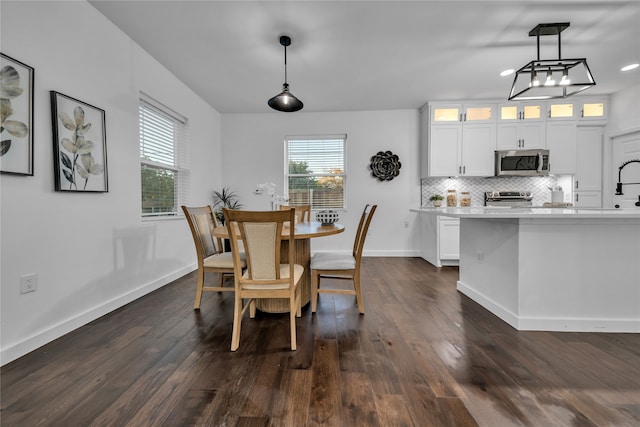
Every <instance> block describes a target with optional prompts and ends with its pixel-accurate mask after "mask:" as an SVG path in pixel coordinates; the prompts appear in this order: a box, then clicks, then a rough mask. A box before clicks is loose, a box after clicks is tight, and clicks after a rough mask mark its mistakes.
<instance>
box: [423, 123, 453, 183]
mask: <svg viewBox="0 0 640 427" xmlns="http://www.w3.org/2000/svg"><path fill="white" fill-rule="evenodd" d="M428 132H429V142H428V144H427V148H428V154H427V159H426V160H427V162H426V163H427V166H426V170H427V174H426V175H425V174H424V173H423V175H422V176H423V177H424V176H455V175H458V167H459V165H460V150H461V147H462V125H461V124H454V125H439V126H431V129H429V130H428ZM424 148H425V147H424V145H423V149H424ZM423 163H424V162H423ZM423 172H424V171H423Z"/></svg>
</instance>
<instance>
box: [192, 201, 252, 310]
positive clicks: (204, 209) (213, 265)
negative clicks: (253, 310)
mask: <svg viewBox="0 0 640 427" xmlns="http://www.w3.org/2000/svg"><path fill="white" fill-rule="evenodd" d="M182 211H183V212H184V216H185V217H186V218H187V222H188V223H189V228H190V229H191V235H192V236H193V243H194V244H195V245H196V256H197V258H198V280H197V287H196V300H195V303H194V305H193V308H194V309H196V310H199V309H200V303H201V301H202V293H203V292H205V291H207V292H227V291H234V290H235V288H234V287H232V286H226V287H225V286H224V276H225V275H232V274H233V273H234V269H233V257H232V255H231V252H223V246H222V239H219V238H216V237H214V236H213V229H214V228H215V227H217V226H218V223H217V221H216V216H215V214H214V213H213V210H212V209H211V206H197V207H189V206H182ZM241 260H242V261H241V263H243V262H244V261H243V260H244V256H242V254H241ZM245 266H246V264H245ZM204 273H218V286H205V284H204Z"/></svg>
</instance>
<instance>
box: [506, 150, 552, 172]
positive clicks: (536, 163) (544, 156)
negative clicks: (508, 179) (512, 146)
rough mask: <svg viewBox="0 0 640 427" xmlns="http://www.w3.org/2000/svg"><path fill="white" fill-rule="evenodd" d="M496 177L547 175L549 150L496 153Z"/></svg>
mask: <svg viewBox="0 0 640 427" xmlns="http://www.w3.org/2000/svg"><path fill="white" fill-rule="evenodd" d="M495 172H496V176H545V175H549V150H505V151H496V171H495Z"/></svg>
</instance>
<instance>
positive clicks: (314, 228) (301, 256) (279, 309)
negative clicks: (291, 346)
mask: <svg viewBox="0 0 640 427" xmlns="http://www.w3.org/2000/svg"><path fill="white" fill-rule="evenodd" d="M343 231H344V225H342V224H331V225H322V224H321V223H319V222H317V221H310V222H298V223H296V225H295V236H294V238H295V245H296V247H295V257H296V259H295V261H294V262H295V263H296V264H300V265H301V266H303V267H304V274H303V275H302V278H301V279H300V282H299V283H298V286H302V287H301V288H300V298H301V304H302V306H305V305H306V304H308V303H309V301H310V300H311V268H310V265H311V263H310V261H311V239H312V238H316V237H324V236H331V235H334V234H339V233H342V232H343ZM213 235H214V236H215V237H219V238H221V239H228V238H229V232H228V230H227V227H226V226H220V227H216V228H215V229H214V230H213ZM282 235H283V236H285V235H286V236H288V235H289V227H284V228H283V229H282ZM288 245H289V241H288V240H287V241H284V240H283V241H282V248H281V256H282V259H281V261H282V263H287V262H289V260H288ZM256 308H258V309H259V310H260V311H264V312H267V313H288V312H289V301H288V300H287V299H262V300H260V299H259V300H256Z"/></svg>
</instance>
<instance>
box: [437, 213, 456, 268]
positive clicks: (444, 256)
mask: <svg viewBox="0 0 640 427" xmlns="http://www.w3.org/2000/svg"><path fill="white" fill-rule="evenodd" d="M438 227H439V232H440V236H439V242H440V248H439V254H440V261H441V262H443V263H446V262H449V261H458V260H459V259H460V220H459V219H458V218H445V217H441V216H439V217H438Z"/></svg>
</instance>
